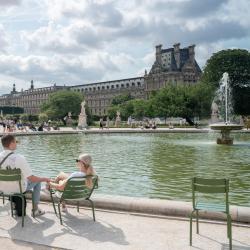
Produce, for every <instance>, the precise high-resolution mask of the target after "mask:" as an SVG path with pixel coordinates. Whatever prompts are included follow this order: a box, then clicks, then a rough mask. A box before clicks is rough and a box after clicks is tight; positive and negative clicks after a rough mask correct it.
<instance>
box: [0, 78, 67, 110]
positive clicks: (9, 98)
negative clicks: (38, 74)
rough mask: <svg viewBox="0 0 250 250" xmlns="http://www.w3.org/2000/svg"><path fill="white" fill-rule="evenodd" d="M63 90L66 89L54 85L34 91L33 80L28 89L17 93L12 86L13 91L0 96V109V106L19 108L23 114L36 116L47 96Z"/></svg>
mask: <svg viewBox="0 0 250 250" xmlns="http://www.w3.org/2000/svg"><path fill="white" fill-rule="evenodd" d="M64 88H66V87H65V86H56V85H55V84H54V85H53V86H51V87H45V88H36V89H35V88H34V83H33V80H31V86H30V89H28V90H24V91H23V90H21V91H20V92H17V91H16V87H15V84H13V90H12V91H11V93H10V94H5V95H2V96H0V109H1V106H11V107H21V108H23V109H24V113H27V114H38V113H39V112H40V108H39V107H40V106H41V104H43V103H44V102H46V101H47V100H48V97H49V95H50V94H51V93H54V92H56V91H58V90H61V89H64Z"/></svg>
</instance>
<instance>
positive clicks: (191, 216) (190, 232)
mask: <svg viewBox="0 0 250 250" xmlns="http://www.w3.org/2000/svg"><path fill="white" fill-rule="evenodd" d="M193 212H194V211H192V213H191V214H190V230H189V245H190V246H192V226H193Z"/></svg>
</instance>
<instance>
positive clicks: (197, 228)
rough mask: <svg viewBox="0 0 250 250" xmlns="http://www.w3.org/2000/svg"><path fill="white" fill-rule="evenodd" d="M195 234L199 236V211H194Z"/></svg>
mask: <svg viewBox="0 0 250 250" xmlns="http://www.w3.org/2000/svg"><path fill="white" fill-rule="evenodd" d="M196 233H197V234H199V211H198V210H196Z"/></svg>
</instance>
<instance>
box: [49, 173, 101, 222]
mask: <svg viewBox="0 0 250 250" xmlns="http://www.w3.org/2000/svg"><path fill="white" fill-rule="evenodd" d="M87 178H92V184H93V186H92V188H91V189H90V188H88V187H87V186H86V179H87ZM96 188H98V177H97V176H96V175H93V176H92V175H91V176H90V175H89V176H85V177H72V178H70V179H69V180H68V181H67V183H66V186H65V188H64V191H57V190H53V189H50V196H51V200H52V202H53V207H54V211H55V214H56V215H57V211H56V206H55V199H54V197H53V194H55V196H56V197H57V198H58V204H57V205H58V212H59V218H60V223H61V225H62V224H63V223H62V215H61V209H60V205H61V203H62V202H63V201H76V202H77V211H78V212H79V202H80V201H82V200H87V201H89V202H90V204H91V208H92V213H93V220H94V221H95V208H94V203H93V201H92V200H91V199H90V197H91V195H92V193H93V191H94V189H96Z"/></svg>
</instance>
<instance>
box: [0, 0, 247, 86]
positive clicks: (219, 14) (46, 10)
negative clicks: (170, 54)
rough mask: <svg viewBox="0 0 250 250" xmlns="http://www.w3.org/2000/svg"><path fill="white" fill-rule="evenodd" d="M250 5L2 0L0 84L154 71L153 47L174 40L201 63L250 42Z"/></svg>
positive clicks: (191, 0) (238, 1) (236, 0)
mask: <svg viewBox="0 0 250 250" xmlns="http://www.w3.org/2000/svg"><path fill="white" fill-rule="evenodd" d="M7 2H8V6H7V5H6V3H7ZM248 5H249V1H248V0H227V1H226V0H223V1H215V0H203V1H200V0H154V1H152V0H131V1H124V0H86V1H82V0H71V1H68V0H60V1H58V0H26V1H21V0H20V1H18V0H10V1H3V0H0V6H1V9H2V11H1V14H3V15H1V16H0V23H2V25H0V72H1V74H2V79H1V82H0V86H3V85H2V84H3V83H5V84H6V82H8V81H9V80H10V79H12V78H13V79H16V84H17V85H18V81H20V82H30V80H31V79H33V80H34V81H35V82H36V83H37V85H36V86H45V85H46V84H48V83H49V82H57V84H59V85H60V84H82V83H89V82H95V81H99V80H101V81H105V80H115V79H119V78H127V77H136V76H138V74H139V75H143V74H144V70H145V69H147V70H149V69H150V67H151V65H152V63H153V61H154V58H155V55H154V53H155V47H154V46H155V45H157V44H163V48H168V47H172V45H173V44H174V43H176V42H180V43H181V47H184V46H187V45H190V44H196V45H197V46H196V57H197V60H198V62H199V63H200V66H201V67H202V66H203V65H204V64H205V62H206V60H207V59H208V58H209V57H210V56H211V55H212V53H213V52H215V51H218V50H220V49H227V48H231V47H232V46H233V47H241V48H247V49H249V48H250V47H249V46H250V45H249V40H250V32H249V30H250V27H249V26H250V10H249V8H248ZM195 7H196V8H195ZM3 10H4V11H3ZM1 53H2V54H1ZM10 77H11V78H10ZM4 86H6V85H4Z"/></svg>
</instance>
